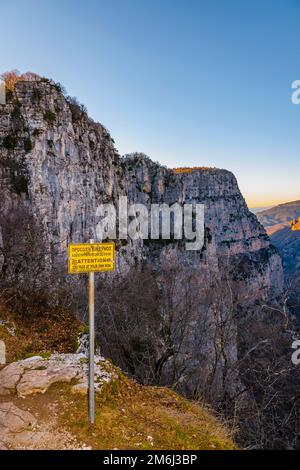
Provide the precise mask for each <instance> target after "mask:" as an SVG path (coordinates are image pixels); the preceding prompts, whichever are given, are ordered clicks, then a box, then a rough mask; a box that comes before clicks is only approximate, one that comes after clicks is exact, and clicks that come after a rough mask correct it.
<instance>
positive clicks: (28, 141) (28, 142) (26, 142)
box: [24, 137, 33, 152]
mask: <svg viewBox="0 0 300 470" xmlns="http://www.w3.org/2000/svg"><path fill="white" fill-rule="evenodd" d="M24 149H25V151H26V152H31V150H32V149H33V145H32V142H31V139H30V137H26V138H25V139H24Z"/></svg>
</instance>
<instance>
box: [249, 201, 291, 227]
mask: <svg viewBox="0 0 300 470" xmlns="http://www.w3.org/2000/svg"><path fill="white" fill-rule="evenodd" d="M256 217H257V218H258V220H259V221H260V223H261V224H262V225H263V226H264V227H265V229H266V231H267V232H268V234H269V235H272V234H273V233H275V232H277V231H278V230H281V229H283V228H284V227H289V226H290V224H291V222H292V221H293V220H296V219H298V217H300V200H297V201H291V202H286V203H284V204H279V205H278V206H275V207H271V208H270V209H266V210H264V211H261V212H257V213H256Z"/></svg>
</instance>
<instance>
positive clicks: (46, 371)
mask: <svg viewBox="0 0 300 470" xmlns="http://www.w3.org/2000/svg"><path fill="white" fill-rule="evenodd" d="M108 368H109V363H108V362H107V361H106V360H105V359H104V358H103V357H101V356H95V390H96V391H97V390H100V388H101V386H102V385H103V383H107V382H109V381H110V380H111V378H115V376H114V374H110V373H109V372H108V371H107V370H108ZM71 381H73V382H74V384H73V385H72V388H71V391H72V392H73V393H87V389H88V363H87V358H86V356H85V355H84V354H53V355H52V356H51V357H50V358H49V359H43V358H42V357H41V356H33V357H30V358H28V359H24V360H22V361H18V362H12V363H11V364H9V365H8V366H6V367H5V368H4V369H2V370H1V371H0V395H11V394H17V396H18V397H25V396H27V395H33V394H35V393H45V392H46V391H47V390H48V389H49V387H50V386H51V385H52V384H54V383H57V382H66V383H70V382H71Z"/></svg>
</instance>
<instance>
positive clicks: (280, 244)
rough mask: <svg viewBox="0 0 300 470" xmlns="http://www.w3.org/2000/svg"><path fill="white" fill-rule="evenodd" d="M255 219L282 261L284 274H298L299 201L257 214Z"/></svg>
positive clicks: (299, 270)
mask: <svg viewBox="0 0 300 470" xmlns="http://www.w3.org/2000/svg"><path fill="white" fill-rule="evenodd" d="M256 217H257V218H258V220H259V221H260V223H261V224H262V225H264V227H265V229H266V231H267V232H268V234H269V235H270V238H271V241H272V243H273V245H274V246H275V247H276V248H277V249H278V251H279V253H280V254H281V256H282V259H283V266H284V270H285V273H286V274H288V275H290V274H292V275H293V274H298V273H299V272H300V200H298V201H292V202H287V203H285V204H280V205H278V206H275V207H272V208H270V209H267V210H264V211H262V212H258V213H257V214H256Z"/></svg>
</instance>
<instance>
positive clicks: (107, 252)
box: [68, 242, 115, 274]
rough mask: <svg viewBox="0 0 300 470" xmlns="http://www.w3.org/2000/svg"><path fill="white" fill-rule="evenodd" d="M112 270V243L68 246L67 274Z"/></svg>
mask: <svg viewBox="0 0 300 470" xmlns="http://www.w3.org/2000/svg"><path fill="white" fill-rule="evenodd" d="M114 269H115V244H114V242H107V243H78V244H76V243H71V244H70V245H69V262H68V273H69V274H80V273H90V272H103V271H114Z"/></svg>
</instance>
